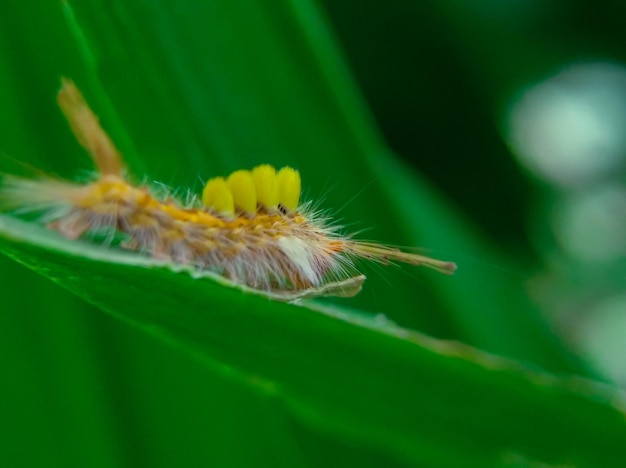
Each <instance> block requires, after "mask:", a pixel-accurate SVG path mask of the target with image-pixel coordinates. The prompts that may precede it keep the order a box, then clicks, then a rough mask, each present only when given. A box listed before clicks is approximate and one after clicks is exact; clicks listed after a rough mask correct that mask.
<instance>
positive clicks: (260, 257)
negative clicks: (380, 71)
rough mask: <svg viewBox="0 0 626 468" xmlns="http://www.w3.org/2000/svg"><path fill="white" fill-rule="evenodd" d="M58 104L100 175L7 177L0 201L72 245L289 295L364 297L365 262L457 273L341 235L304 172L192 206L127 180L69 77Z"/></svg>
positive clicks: (239, 179)
mask: <svg viewBox="0 0 626 468" xmlns="http://www.w3.org/2000/svg"><path fill="white" fill-rule="evenodd" d="M58 103H59V106H60V107H61V109H62V111H63V113H64V115H65V117H66V119H67V120H68V122H69V125H70V127H71V129H72V131H73V133H74V135H75V136H76V138H77V140H78V141H79V143H80V144H81V145H82V146H83V147H84V148H85V149H86V150H87V152H88V153H89V155H90V156H91V158H92V159H93V161H94V163H95V165H96V168H97V171H98V172H97V176H96V177H95V178H94V179H93V180H92V181H90V182H88V183H84V184H77V183H71V182H67V181H62V180H59V179H54V178H51V177H42V178H39V179H35V180H30V179H23V178H18V177H14V176H5V177H4V182H3V186H2V188H1V189H0V196H1V197H2V199H3V201H4V203H3V204H4V206H5V207H6V206H9V207H11V208H29V209H33V210H37V211H40V212H42V213H43V214H44V216H43V219H45V221H46V223H47V226H48V227H49V228H51V229H54V230H56V231H58V232H59V233H60V234H61V235H63V236H65V237H67V238H71V239H76V238H79V237H81V236H83V235H84V234H88V233H92V232H94V231H97V230H101V229H102V228H108V229H113V230H115V231H116V232H117V233H120V234H123V235H124V237H125V240H124V242H123V243H122V247H124V248H126V249H130V250H135V251H140V252H144V253H146V254H148V255H151V256H153V257H154V258H158V259H163V260H166V261H171V262H174V263H179V264H188V265H192V266H193V267H194V268H197V269H199V270H209V271H213V272H215V273H217V274H220V275H223V276H225V277H226V278H228V279H230V280H232V281H234V282H237V283H241V284H245V285H247V286H249V287H251V288H254V289H259V290H263V291H275V292H279V293H280V292H288V293H292V294H291V295H290V297H291V298H293V297H299V296H315V295H344V296H350V295H354V294H356V293H357V292H358V291H359V290H360V286H361V283H362V281H363V280H364V277H363V276H351V275H350V272H352V271H355V270H354V267H353V260H354V259H357V258H363V259H367V260H373V261H378V262H388V261H398V262H405V263H410V264H414V265H424V266H427V267H430V268H434V269H436V270H438V271H440V272H443V273H452V272H453V271H454V270H455V268H456V265H455V264H454V263H451V262H443V261H439V260H435V259H432V258H429V257H425V256H421V255H416V254H412V253H406V252H402V251H400V250H398V249H395V248H391V247H387V246H384V245H380V244H376V243H370V242H362V241H358V240H354V239H351V238H350V237H346V236H343V235H341V234H340V233H339V232H338V231H337V229H336V228H333V227H332V226H329V225H327V224H326V223H325V222H324V220H322V219H320V217H319V216H316V214H315V213H313V212H311V210H310V209H309V208H308V207H309V206H310V204H301V203H300V175H299V173H298V172H297V171H296V170H294V169H292V168H289V167H284V168H282V169H280V170H278V171H277V170H275V169H274V168H273V167H272V166H269V165H261V166H257V167H255V168H254V169H252V170H250V171H248V170H241V171H236V172H234V173H232V174H230V176H228V177H227V178H222V177H216V178H213V179H211V180H209V181H208V182H207V183H206V185H205V186H204V189H203V192H202V196H201V197H194V198H193V199H192V200H190V201H188V202H187V203H182V202H181V201H179V200H177V199H176V198H175V197H173V196H172V195H166V196H157V195H156V194H155V193H154V192H153V191H152V190H151V189H150V188H149V187H147V186H137V185H134V184H132V183H131V182H130V181H129V179H128V177H127V175H126V171H125V167H124V163H123V161H122V158H121V156H120V153H119V152H118V150H117V149H116V147H115V145H114V144H113V142H112V141H111V139H110V138H109V136H108V135H107V134H106V132H105V131H104V130H103V129H102V127H101V126H100V124H99V121H98V118H97V117H96V115H95V114H94V113H93V112H92V111H91V109H90V108H89V106H88V104H87V103H86V102H85V100H84V98H83V96H82V94H81V93H80V91H79V90H78V88H77V87H76V86H75V85H74V83H73V82H72V81H70V80H67V79H63V80H62V86H61V90H60V91H59V93H58Z"/></svg>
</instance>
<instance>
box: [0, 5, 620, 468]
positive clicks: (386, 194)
mask: <svg viewBox="0 0 626 468" xmlns="http://www.w3.org/2000/svg"><path fill="white" fill-rule="evenodd" d="M70 4H71V8H70V6H69V5H70ZM70 4H68V3H67V2H56V3H46V2H44V3H43V4H42V6H41V8H40V9H39V8H38V9H37V10H33V9H32V8H29V7H28V5H27V4H23V5H22V4H13V3H10V4H9V6H8V13H7V15H6V16H5V15H1V16H2V18H0V22H2V26H3V27H2V28H0V40H1V41H2V42H1V44H2V49H1V50H0V52H1V54H2V56H1V57H0V59H1V60H2V63H3V65H6V69H7V70H8V71H10V73H6V74H2V76H1V77H0V81H1V82H2V85H3V86H2V87H0V88H1V89H0V95H1V96H2V102H3V103H6V107H5V108H4V109H5V111H6V112H4V113H3V114H4V115H3V116H2V128H1V129H0V131H2V138H1V139H0V140H1V141H2V143H0V144H2V145H3V147H2V150H3V151H7V152H9V153H10V154H11V155H13V156H16V157H20V158H21V157H23V158H28V161H29V162H31V163H33V164H34V165H35V166H36V167H41V168H42V169H45V170H52V171H56V172H59V173H62V174H64V175H66V176H67V177H72V176H75V175H77V174H78V173H80V171H83V170H85V169H87V168H88V163H87V162H86V160H85V158H84V156H83V154H82V152H81V149H80V148H79V146H78V145H77V144H76V143H75V142H74V141H73V140H72V136H71V134H70V132H69V130H68V129H67V127H66V125H65V123H64V122H63V121H62V118H61V115H60V113H59V112H58V110H57V109H56V107H55V104H54V93H55V91H56V88H57V87H58V78H59V77H60V76H61V75H65V76H69V77H71V78H74V79H75V80H76V81H77V82H78V83H79V85H80V86H81V87H82V88H83V90H84V91H85V93H86V95H87V97H88V99H89V100H90V102H91V103H92V105H93V106H94V108H95V109H96V110H97V112H98V113H99V114H100V116H101V118H102V121H103V123H104V126H105V127H106V128H107V129H108V131H109V132H110V133H111V134H112V136H113V137H114V140H115V141H116V143H117V144H118V145H119V146H120V148H121V149H122V150H123V151H124V154H125V156H126V158H127V159H128V160H129V163H130V166H131V169H132V170H133V172H134V174H135V176H137V178H139V179H141V178H144V177H145V178H148V179H155V180H159V181H161V182H165V183H167V184H170V185H172V186H174V187H176V188H178V187H187V186H192V187H193V186H194V184H195V186H196V187H197V186H198V183H197V182H198V179H203V180H204V179H206V178H208V177H210V176H214V175H218V174H223V173H226V172H227V171H230V170H233V169H239V168H244V167H251V166H253V165H255V164H257V163H260V162H269V163H272V164H275V165H277V166H280V165H283V164H289V165H292V166H296V167H298V168H299V169H300V170H301V172H302V174H303V175H304V183H305V187H308V188H309V190H310V192H309V195H310V198H311V199H313V200H320V199H323V201H324V203H323V207H325V208H330V209H339V208H341V212H340V213H339V214H338V216H339V217H340V218H342V222H345V223H347V224H352V223H355V222H357V223H358V224H357V225H356V226H355V230H359V229H362V228H368V229H369V228H371V231H370V232H369V233H368V236H369V237H370V238H372V239H376V240H381V241H388V242H391V243H397V244H405V245H415V246H422V247H424V248H426V249H428V250H429V251H430V252H429V253H432V254H433V255H436V256H441V257H445V259H446V260H455V261H458V262H459V264H460V270H459V273H458V275H456V276H455V277H453V278H447V277H438V276H436V275H434V274H430V273H421V272H418V273H415V272H414V271H413V270H411V273H410V274H411V275H413V276H409V275H407V274H406V273H407V271H408V270H394V269H388V270H385V272H384V273H383V274H378V275H375V274H369V273H370V270H368V276H369V280H368V282H367V283H366V288H365V289H364V291H363V293H362V294H361V295H359V296H358V297H357V298H355V299H354V300H351V301H350V302H348V301H346V300H337V301H335V302H334V305H329V303H328V302H326V303H324V304H321V303H306V304H301V305H300V306H296V305H289V304H281V303H277V302H275V301H271V300H268V299H267V298H265V297H263V296H260V295H258V294H256V293H254V292H250V291H244V289H242V288H239V287H232V285H230V284H228V283H225V282H224V281H223V280H222V279H220V278H214V277H210V276H208V275H207V276H206V277H202V278H191V277H190V275H189V272H187V271H185V270H181V271H176V270H175V269H172V268H171V266H164V265H161V264H157V263H155V262H154V261H152V260H150V259H146V258H141V257H139V256H136V255H131V254H129V253H123V252H113V251H111V250H104V249H99V248H98V247H97V246H93V245H87V244H84V243H81V242H70V241H67V240H63V239H59V238H58V237H57V236H56V235H55V234H54V233H51V232H49V231H45V230H43V229H41V228H39V227H37V226H33V225H30V224H24V223H21V222H18V221H15V220H14V219H11V218H6V217H2V218H1V221H0V231H1V232H2V235H1V236H0V237H1V240H0V245H1V250H2V251H3V252H5V253H7V254H8V255H10V256H11V257H13V258H15V259H16V260H18V261H19V262H21V263H23V264H25V265H27V266H28V267H30V268H33V269H35V270H36V271H38V272H40V273H43V274H44V275H45V276H47V277H49V278H52V279H53V280H55V281H57V282H58V283H60V284H62V285H63V286H65V287H67V288H69V289H70V290H72V291H73V292H74V293H76V294H77V295H79V296H81V297H83V298H85V299H87V300H88V301H90V302H91V303H94V304H97V305H98V306H99V307H100V308H102V309H104V310H107V311H108V312H110V313H111V314H113V315H114V316H116V317H119V318H122V319H123V320H125V321H128V322H131V323H133V324H135V325H137V326H138V327H139V328H138V330H142V331H147V332H149V333H151V334H152V335H155V336H157V337H158V338H159V339H160V340H166V341H168V342H170V343H173V344H175V345H176V347H177V348H178V350H179V352H178V354H177V353H176V352H175V351H173V350H170V349H169V348H166V349H161V348H159V347H158V346H157V345H155V344H154V343H151V342H148V341H147V340H144V338H143V334H142V333H135V332H129V331H126V330H125V329H124V328H123V327H116V325H115V323H113V322H107V321H106V320H105V318H104V314H102V315H103V317H100V316H99V315H97V314H93V310H92V309H84V310H83V309H79V306H77V305H76V304H75V303H74V302H72V300H71V298H70V297H66V296H62V295H61V294H60V293H59V292H58V291H56V292H55V291H53V290H51V289H47V288H45V287H44V286H41V284H40V283H39V282H37V279H36V278H34V277H28V276H26V275H25V274H17V273H16V270H15V267H7V268H6V269H5V270H3V273H4V275H5V278H3V281H5V282H4V283H3V285H2V286H3V291H5V294H6V295H7V296H10V297H7V298H3V304H5V305H6V307H4V308H3V309H4V310H3V314H2V315H3V318H4V319H5V320H6V322H3V323H12V324H14V325H15V329H18V330H22V329H23V330H27V331H28V332H27V333H24V335H22V334H18V333H15V332H14V331H13V330H14V329H13V328H8V327H7V328H6V330H7V331H6V332H5V334H4V335H3V337H2V342H3V344H7V345H8V344H10V345H11V346H13V348H11V349H15V350H16V351H15V353H14V354H15V357H14V359H13V361H12V362H13V364H12V365H11V368H12V371H15V369H17V368H19V369H20V370H21V369H22V366H23V362H24V356H29V355H30V354H29V353H32V355H33V357H32V358H31V359H30V360H26V362H28V363H29V364H30V365H27V366H24V374H25V375H30V376H31V378H30V380H29V379H28V378H25V379H24V381H25V382H27V384H24V385H23V387H22V388H20V389H17V390H16V391H15V394H16V395H17V394H18V392H19V396H20V397H21V398H22V399H21V400H19V401H22V402H23V406H25V407H27V408H25V410H24V411H23V412H20V413H19V414H18V413H16V412H13V413H11V414H12V417H11V418H10V419H9V420H10V423H9V424H11V425H12V426H15V430H14V431H12V432H13V434H12V435H17V437H21V439H22V440H21V443H22V446H23V447H30V446H31V445H33V444H32V441H33V440H34V441H36V442H37V443H38V444H44V445H45V447H46V449H45V453H55V452H54V449H55V448H57V447H58V446H59V445H60V444H63V443H67V442H64V441H65V440H66V439H67V438H70V440H72V441H74V440H79V441H80V442H79V443H78V445H79V446H80V447H77V448H75V449H73V448H70V449H69V450H68V451H67V453H66V452H61V451H59V452H56V455H57V457H58V460H73V461H74V463H73V464H74V465H76V466H85V465H90V466H92V465H93V463H92V462H98V463H100V464H101V466H111V465H119V464H124V462H126V464H129V465H148V466H180V465H181V464H186V463H187V462H188V463H189V464H193V463H194V462H195V463H196V464H202V463H204V464H206V463H207V460H210V461H211V462H213V463H215V464H219V463H220V462H221V463H222V464H228V465H229V466H250V465H252V464H259V460H264V461H266V463H267V464H268V465H270V466H280V465H283V466H311V465H335V466H347V465H349V464H352V465H359V466H367V465H370V466H392V465H393V464H398V465H406V464H419V465H424V464H426V465H433V464H435V465H437V464H439V465H447V466H467V465H472V464H476V465H481V466H485V465H487V466H489V465H493V464H502V465H511V464H517V465H532V464H533V463H537V462H546V463H560V464H566V465H567V464H573V465H576V464H582V465H585V464H588V465H600V466H614V465H616V464H619V463H620V462H621V460H623V458H624V451H623V449H622V448H621V447H622V445H621V442H620V441H621V440H622V439H623V437H624V422H623V420H624V415H623V412H622V411H621V410H620V409H617V408H615V407H614V406H613V402H614V401H621V400H620V398H619V396H617V395H615V393H614V392H613V391H611V390H605V389H602V388H601V387H599V386H597V385H596V384H593V383H589V382H586V381H582V380H577V379H558V378H555V377H552V376H550V375H546V374H543V373H537V372H531V371H529V370H528V369H526V368H524V367H520V366H519V365H518V364H514V363H511V362H509V361H505V360H501V359H499V358H495V357H492V356H488V355H484V354H481V353H480V352H477V351H475V350H472V349H471V348H466V347H464V346H463V345H458V344H451V343H447V342H440V341H435V340H433V339H430V338H427V337H425V336H423V335H420V334H418V333H416V332H413V331H410V330H408V329H407V328H415V329H421V330H424V331H427V332H429V333H431V334H434V335H436V336H444V337H449V338H454V339H456V340H461V341H464V342H466V343H471V344H473V345H476V346H479V347H482V348H484V349H487V350H489V351H492V352H497V353H500V354H503V355H507V356H512V357H515V358H517V359H521V360H526V361H530V362H532V363H535V364H538V365H540V366H542V367H545V368H547V369H550V370H553V371H556V372H559V373H562V372H569V371H574V372H578V373H583V374H584V373H587V374H589V371H588V370H587V369H585V367H584V366H583V365H581V363H579V362H578V361H577V360H576V359H575V358H574V357H572V356H571V354H570V353H569V352H568V351H567V350H565V349H564V347H563V345H562V343H560V342H559V341H558V339H557V338H556V337H554V336H552V335H551V334H550V327H549V326H547V324H546V323H545V322H544V321H542V320H541V318H540V316H539V314H538V312H537V311H536V310H535V309H534V308H533V307H532V305H531V304H530V303H529V301H528V299H527V298H526V297H525V295H524V293H523V290H522V288H521V285H520V283H521V282H522V279H523V278H518V277H517V275H507V274H506V273H505V274H503V271H504V272H506V271H507V270H508V268H509V261H508V260H507V258H506V257H505V256H504V255H502V254H500V253H499V252H498V251H497V247H495V246H492V245H488V244H487V243H486V242H485V240H484V238H483V237H482V235H481V234H480V233H479V232H478V230H477V229H476V228H475V227H474V226H472V223H471V222H470V221H469V220H466V219H464V218H463V217H462V216H461V215H460V214H459V213H458V212H457V211H456V210H455V209H454V208H453V207H450V206H449V205H448V204H447V203H446V202H445V201H444V200H443V199H442V197H441V194H439V193H437V192H436V191H435V190H434V189H433V188H432V187H431V186H430V184H429V183H428V182H427V181H426V180H423V179H422V178H421V177H419V175H417V174H415V173H414V172H412V171H411V170H409V169H407V168H406V167H404V166H402V165H401V164H400V163H399V162H398V161H397V159H396V158H395V156H394V155H393V154H391V153H390V152H389V151H388V149H387V148H386V145H385V144H384V143H383V142H382V140H381V138H380V137H379V135H378V132H377V130H376V128H375V126H374V125H373V124H372V120H373V119H372V118H371V116H370V115H369V112H368V110H367V108H366V106H365V105H364V104H363V102H362V100H361V97H360V95H359V93H358V91H357V89H356V87H355V86H354V83H353V81H352V79H351V77H350V75H349V73H348V71H347V67H346V65H345V63H344V61H343V59H342V57H341V56H340V54H339V53H338V51H337V46H336V44H335V41H334V38H333V32H332V31H331V30H330V29H329V27H328V25H327V23H326V21H325V18H324V16H323V15H322V14H320V12H319V11H318V9H317V8H316V4H315V3H313V2H312V1H308V0H284V1H282V0H281V1H277V2H267V1H242V0H234V1H228V2H226V1H224V2H218V1H215V2H208V1H204V0H199V1H194V0H182V1H180V0H163V1H160V2H147V1H144V0H132V1H127V2H123V3H113V4H112V3H111V2H103V1H98V0H96V1H90V2H86V1H82V0H81V1H72V2H71V3H70ZM72 8H73V9H72ZM62 12H63V13H64V14H65V18H63V17H62V14H61V13H62ZM25 32H28V34H25ZM16 38H19V40H16ZM4 145H7V146H6V147H5V146H4ZM329 186H330V187H331V189H329V188H328V187H329ZM353 199H354V200H353ZM346 204H347V206H345V208H343V207H344V205H346ZM468 259H477V260H476V261H474V260H471V261H470V260H468ZM490 265H495V268H491V267H490ZM365 268H367V267H365ZM511 268H512V269H513V271H515V266H512V267H511ZM375 273H378V272H375ZM415 275H420V276H419V277H417V278H416V277H415ZM519 276H520V277H523V276H524V275H523V274H520V275H519ZM33 291H37V294H33ZM27 304H33V305H32V308H31V309H26V313H24V312H23V311H22V309H24V308H26V307H27ZM346 304H349V305H350V306H351V307H360V308H361V309H363V311H359V310H356V309H350V308H349V307H347V306H346ZM365 311H366V312H365ZM81 312H82V313H81ZM73 313H74V315H72V314H73ZM376 314H384V315H376ZM57 317H59V320H58V322H57V320H56V318H57ZM384 317H387V319H388V320H392V321H395V322H398V323H400V324H402V325H404V326H405V328H400V327H398V326H394V325H393V324H392V323H389V322H388V321H385V319H384ZM12 320H13V321H12ZM20 327H21V328H20ZM33 329H35V330H37V331H36V332H35V333H33ZM55 338H56V339H57V341H58V342H61V343H62V344H63V345H64V346H65V347H64V352H63V353H61V352H58V354H57V353H54V350H56V346H58V344H57V341H55ZM72 340H74V341H76V342H77V343H73V341H72ZM83 340H84V343H83ZM68 341H69V343H68ZM72 344H75V346H71V345H72ZM3 349H4V348H3ZM35 350H36V351H35ZM51 350H53V351H51ZM37 352H39V353H40V354H43V355H44V356H46V357H49V360H48V361H42V359H41V358H40V357H39V356H38V355H37ZM0 354H2V356H3V357H4V356H6V353H0ZM189 355H193V356H196V357H197V358H198V360H199V361H200V362H201V363H202V366H197V368H196V367H194V366H193V363H190V362H189V361H190V360H189V359H188V356H189ZM42 362H43V364H42ZM46 362H53V363H58V365H57V366H54V367H53V369H49V368H48V367H49V366H48V367H47V366H46V364H45V363H46ZM8 366H9V365H7V366H4V365H3V367H5V368H8ZM85 369H88V370H85ZM94 374H95V377H94ZM10 375H14V374H10ZM33 376H34V377H33ZM155 376H156V377H155ZM7 379H8V378H7ZM0 387H2V388H3V389H6V388H7V384H6V382H0ZM16 388H17V387H16ZM49 388H52V389H51V390H49ZM30 391H33V392H35V391H38V392H40V393H39V394H38V397H37V398H38V400H37V402H38V403H39V404H38V405H31V404H30V399H29V395H30V393H29V392H30ZM0 396H2V397H3V398H0V400H3V401H4V402H12V401H14V400H13V399H10V398H6V395H5V394H4V393H2V395H0ZM9 396H13V395H12V394H11V395H9ZM92 405H93V406H94V407H95V408H96V409H95V410H93V409H92V408H91V406H92ZM2 414H3V415H4V414H5V412H4V411H2ZM24 420H26V421H27V422H26V423H24V422H23V421H24ZM22 423H23V426H21V425H20V424H22ZM29 423H30V424H29ZM42 427H44V429H41V428H42ZM32 428H37V434H38V435H37V436H34V435H33V433H32V432H33V431H32ZM77 428H79V429H77ZM66 434H67V436H66ZM42 441H43V442H42ZM63 446H64V445H63ZM5 453H6V452H5V451H4V450H0V456H3V457H4V458H6V456H4V454H5ZM10 453H12V452H10ZM68 454H69V455H68ZM185 457H186V458H185ZM90 458H92V459H93V460H90ZM8 460H9V461H13V459H12V458H8ZM3 461H4V460H3ZM9 464H14V463H9ZM68 464H72V463H71V462H70V463H68Z"/></svg>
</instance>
